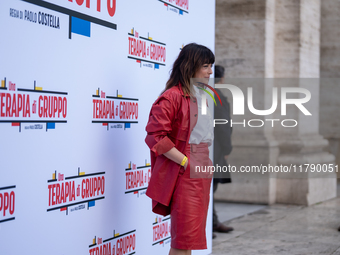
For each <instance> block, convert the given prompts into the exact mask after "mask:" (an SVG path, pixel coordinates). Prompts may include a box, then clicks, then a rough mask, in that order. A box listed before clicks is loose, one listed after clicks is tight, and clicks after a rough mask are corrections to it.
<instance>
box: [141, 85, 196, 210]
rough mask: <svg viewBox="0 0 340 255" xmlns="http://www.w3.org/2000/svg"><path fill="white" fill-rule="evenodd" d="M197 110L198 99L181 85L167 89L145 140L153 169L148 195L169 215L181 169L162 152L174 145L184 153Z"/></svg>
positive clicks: (154, 107)
mask: <svg viewBox="0 0 340 255" xmlns="http://www.w3.org/2000/svg"><path fill="white" fill-rule="evenodd" d="M190 110H191V111H190ZM197 113H198V107H197V102H196V99H195V98H193V99H190V96H189V95H186V96H184V93H183V91H182V88H181V85H180V84H179V85H177V86H174V87H172V88H170V89H168V90H166V91H165V92H164V93H163V94H162V95H161V96H160V97H159V98H158V99H157V100H156V101H155V102H154V103H153V105H152V108H151V111H150V115H149V121H148V124H147V126H146V131H147V136H146V138H145V142H146V144H147V145H148V146H149V148H150V153H151V172H152V174H151V179H150V182H149V186H148V189H147V191H146V195H147V196H149V197H150V198H151V199H152V211H153V212H154V213H157V214H161V215H163V216H166V215H169V214H170V206H169V204H170V201H171V197H172V194H173V192H174V188H175V184H176V180H177V178H178V174H179V171H180V169H181V165H179V164H177V163H175V162H174V161H172V160H170V159H168V158H167V157H165V156H164V155H163V153H165V152H167V151H169V150H170V149H171V148H172V147H176V148H177V149H178V150H179V151H180V152H182V153H184V152H185V149H186V147H187V145H188V143H189V138H190V133H191V131H192V130H193V128H194V126H195V125H196V123H197ZM187 156H188V157H190V156H189V155H187ZM187 169H190V166H189V165H188V167H187Z"/></svg>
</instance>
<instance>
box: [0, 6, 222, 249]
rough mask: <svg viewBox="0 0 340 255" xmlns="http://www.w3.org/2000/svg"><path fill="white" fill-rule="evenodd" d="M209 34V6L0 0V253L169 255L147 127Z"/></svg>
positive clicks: (212, 22) (166, 226) (210, 42)
mask: <svg viewBox="0 0 340 255" xmlns="http://www.w3.org/2000/svg"><path fill="white" fill-rule="evenodd" d="M214 27H215V1H205V0H190V1H189V0H144V1H141V0H46V1H40V0H1V2H0V37H1V47H0V80H1V84H0V254H2V255H11V254H33V253H34V254H51V255H54V254H58V255H61V254H63V255H67V254H90V255H108V254H111V255H120V254H142V255H145V254H157V255H158V254H168V251H169V248H170V242H171V236H170V226H171V220H170V217H161V216H159V215H156V214H153V213H152V212H151V200H150V199H149V198H148V197H147V196H146V195H145V192H146V189H147V186H148V182H149V179H150V176H151V165H150V154H149V148H148V147H147V146H146V144H145V142H144V138H145V135H146V132H145V126H146V123H147V120H148V114H149V111H150V107H151V105H152V103H153V102H154V101H155V99H156V98H157V97H158V96H159V94H160V92H161V91H162V90H163V88H164V86H165V83H166V81H167V79H168V77H169V71H170V70H171V67H172V64H173V62H174V60H175V58H176V57H177V56H178V54H179V52H180V50H181V48H182V47H183V45H185V44H187V43H191V42H196V43H199V44H204V45H206V46H208V47H209V48H210V49H212V50H214V37H215V30H214ZM208 219H210V220H209V221H208V224H207V235H208V236H210V237H211V210H210V211H209V215H208ZM208 247H209V248H208V250H205V251H197V252H194V253H193V254H209V253H210V252H211V239H210V238H208Z"/></svg>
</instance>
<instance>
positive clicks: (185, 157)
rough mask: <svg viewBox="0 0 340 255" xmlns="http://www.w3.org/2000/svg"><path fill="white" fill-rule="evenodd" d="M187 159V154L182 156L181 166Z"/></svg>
mask: <svg viewBox="0 0 340 255" xmlns="http://www.w3.org/2000/svg"><path fill="white" fill-rule="evenodd" d="M187 160H188V158H187V156H184V158H183V160H182V162H181V166H184V165H185V163H186V162H187Z"/></svg>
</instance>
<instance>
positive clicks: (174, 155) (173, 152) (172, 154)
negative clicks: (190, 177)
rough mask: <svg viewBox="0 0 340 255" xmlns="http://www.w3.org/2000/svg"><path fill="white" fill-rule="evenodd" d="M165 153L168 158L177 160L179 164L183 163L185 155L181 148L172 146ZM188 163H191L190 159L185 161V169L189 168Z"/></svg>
mask: <svg viewBox="0 0 340 255" xmlns="http://www.w3.org/2000/svg"><path fill="white" fill-rule="evenodd" d="M163 155H164V156H165V157H167V158H168V159H171V160H172V161H174V162H176V163H177V164H179V165H180V164H181V163H182V160H183V158H184V157H185V155H184V154H183V153H182V152H180V151H179V150H177V149H176V148H175V147H172V148H171V149H170V150H169V151H167V152H165V153H164V154H163ZM188 163H189V159H188V160H187V161H186V162H185V164H184V166H183V167H184V170H185V169H186V168H187V166H188Z"/></svg>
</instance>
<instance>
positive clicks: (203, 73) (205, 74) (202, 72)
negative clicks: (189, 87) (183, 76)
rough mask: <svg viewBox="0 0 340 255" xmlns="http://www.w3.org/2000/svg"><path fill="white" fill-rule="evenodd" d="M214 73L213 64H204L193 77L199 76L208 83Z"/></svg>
mask: <svg viewBox="0 0 340 255" xmlns="http://www.w3.org/2000/svg"><path fill="white" fill-rule="evenodd" d="M212 73H213V72H212V64H204V65H203V66H201V67H200V68H199V69H198V70H197V72H196V73H195V74H194V77H193V78H199V79H202V81H201V82H203V81H204V82H205V83H208V82H209V78H210V75H211V74H212Z"/></svg>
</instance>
